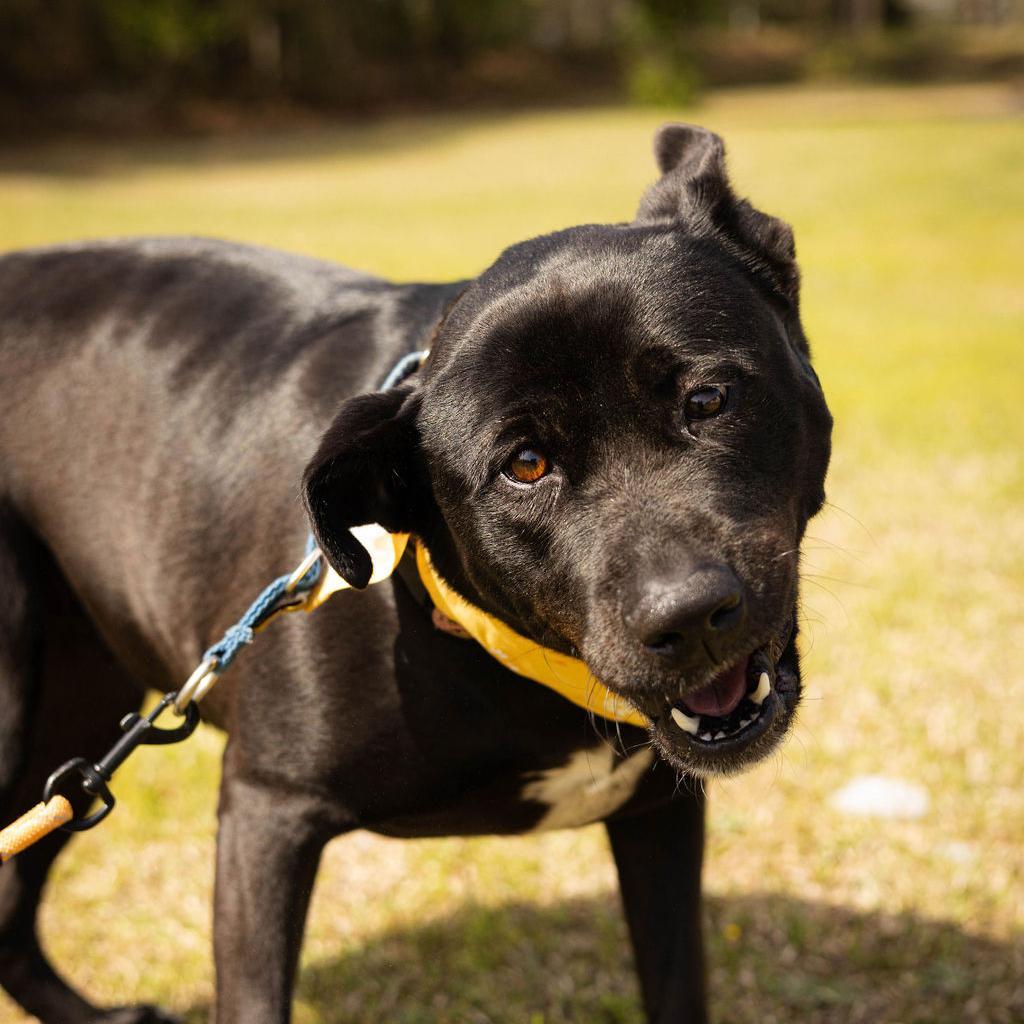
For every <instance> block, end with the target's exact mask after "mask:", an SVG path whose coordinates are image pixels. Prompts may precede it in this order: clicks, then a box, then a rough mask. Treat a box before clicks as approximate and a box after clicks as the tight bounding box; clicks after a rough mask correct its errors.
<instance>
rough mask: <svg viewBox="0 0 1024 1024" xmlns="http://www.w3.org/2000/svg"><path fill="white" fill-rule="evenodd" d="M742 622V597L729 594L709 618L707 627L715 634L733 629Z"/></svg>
mask: <svg viewBox="0 0 1024 1024" xmlns="http://www.w3.org/2000/svg"><path fill="white" fill-rule="evenodd" d="M742 621H743V595H742V594H730V595H729V596H728V597H727V598H726V599H725V601H723V602H722V603H721V604H720V605H719V606H718V607H717V608H716V609H715V610H714V611H713V612H712V613H711V614H710V615H709V616H708V626H710V628H711V629H713V630H714V631H715V632H716V633H724V632H725V631H726V630H728V629H733V628H735V627H736V626H738V625H739V624H740V623H741V622H742Z"/></svg>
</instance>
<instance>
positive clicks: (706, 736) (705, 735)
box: [700, 732, 711, 743]
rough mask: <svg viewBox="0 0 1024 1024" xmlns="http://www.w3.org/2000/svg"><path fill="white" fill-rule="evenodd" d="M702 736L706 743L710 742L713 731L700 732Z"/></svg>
mask: <svg viewBox="0 0 1024 1024" xmlns="http://www.w3.org/2000/svg"><path fill="white" fill-rule="evenodd" d="M700 738H701V739H702V740H704V742H705V743H710V742H711V733H709V732H702V733H701V734H700Z"/></svg>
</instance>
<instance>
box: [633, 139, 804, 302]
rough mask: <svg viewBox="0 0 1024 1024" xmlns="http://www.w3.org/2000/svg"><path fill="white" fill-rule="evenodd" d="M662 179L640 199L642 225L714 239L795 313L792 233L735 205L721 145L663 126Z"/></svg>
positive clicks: (658, 148) (740, 202)
mask: <svg viewBox="0 0 1024 1024" xmlns="http://www.w3.org/2000/svg"><path fill="white" fill-rule="evenodd" d="M654 155H655V157H656V158H657V161H658V167H659V169H660V170H661V174H662V176H661V179H660V180H659V181H656V182H655V183H654V184H653V185H652V186H651V187H650V188H649V189H648V190H647V191H646V193H644V197H643V199H641V200H640V208H639V210H637V215H636V219H637V221H638V222H640V223H656V222H659V221H663V222H670V223H671V222H678V223H680V224H682V225H685V226H686V227H687V229H688V230H689V231H691V232H692V233H693V234H696V235H705V236H707V235H712V236H714V237H715V238H716V239H717V240H718V241H719V242H721V243H722V245H723V246H725V248H726V249H727V250H728V251H729V252H731V253H732V255H733V256H735V257H737V258H738V259H739V260H740V261H741V262H742V263H743V264H744V266H746V267H747V269H748V270H749V271H750V272H751V273H752V274H754V275H755V276H756V277H758V278H760V279H762V280H764V281H765V282H766V283H767V284H768V286H769V287H770V288H772V289H773V290H774V291H775V292H776V293H777V294H778V295H780V296H781V297H782V298H783V299H785V300H786V302H787V303H788V304H789V305H791V306H792V307H793V308H796V306H797V303H798V301H799V296H800V273H799V271H798V269H797V265H796V247H795V246H794V244H793V231H792V229H791V228H790V226H789V225H788V224H786V223H785V222H784V221H781V220H778V219H777V218H776V217H769V216H768V214H766V213H761V211H760V210H756V209H754V207H753V206H751V205H750V203H748V202H747V201H746V200H745V199H737V198H736V195H735V194H734V193H733V190H732V187H731V185H730V184H729V177H728V175H727V173H726V170H725V144H724V143H723V142H722V140H721V138H720V137H719V136H717V135H716V134H715V133H714V132H709V131H708V130H707V129H706V128H699V127H697V126H696V125H689V124H667V125H664V126H663V127H662V128H661V130H660V131H659V132H658V134H657V135H656V136H655V139H654Z"/></svg>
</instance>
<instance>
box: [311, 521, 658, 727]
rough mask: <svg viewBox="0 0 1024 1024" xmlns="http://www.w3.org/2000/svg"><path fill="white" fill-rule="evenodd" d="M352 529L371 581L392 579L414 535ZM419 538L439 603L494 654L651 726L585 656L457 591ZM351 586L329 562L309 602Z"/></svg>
mask: <svg viewBox="0 0 1024 1024" xmlns="http://www.w3.org/2000/svg"><path fill="white" fill-rule="evenodd" d="M352 532H353V534H355V536H356V538H357V540H359V542H360V543H361V544H362V545H363V546H364V547H365V548H366V549H367V551H369V553H370V558H371V559H372V561H373V574H372V575H371V576H370V582H371V583H379V582H380V581H381V580H384V579H387V578H388V577H389V576H390V575H391V574H392V573H393V572H394V571H395V568H396V567H397V565H398V563H399V561H400V560H401V558H402V555H403V554H404V553H405V548H406V545H407V544H408V543H409V535H408V534H392V533H388V532H387V531H385V530H384V529H383V528H382V527H380V526H377V525H376V524H372V525H370V526H357V527H356V528H355V529H354V530H353V531H352ZM414 543H416V568H417V570H418V571H419V574H420V579H421V580H422V581H423V586H424V587H425V588H426V590H427V593H428V594H429V595H430V599H431V601H433V602H434V607H435V608H437V610H438V611H439V612H441V614H442V615H445V616H447V618H449V619H451V620H452V621H453V622H455V623H457V624H458V625H459V626H461V627H462V628H463V629H464V630H465V631H466V632H467V633H468V634H469V635H470V636H471V637H472V638H473V639H474V640H476V642H477V643H478V644H480V646H481V647H483V648H484V650H485V651H487V653H488V654H490V655H491V657H493V658H496V659H497V660H498V661H500V662H501V663H502V664H503V665H504V666H505V667H506V668H507V669H510V670H511V671H512V672H515V673H516V674H517V675H521V676H525V677H526V678H527V679H532V680H533V681H534V682H535V683H540V684H541V685H542V686H547V687H548V688H549V689H552V690H554V691H555V692H556V693H558V694H561V695H562V696H563V697H565V699H566V700H569V701H572V703H573V704H576V705H578V706H579V707H581V708H586V709H587V710H588V711H592V712H593V713H594V714H595V715H599V716H600V717H601V718H607V719H610V720H611V721H613V722H626V723H628V724H630V725H640V726H646V725H647V719H646V718H645V717H644V716H643V715H641V714H640V712H638V711H636V710H635V709H634V708H632V707H631V706H630V705H629V704H627V703H626V702H625V701H624V700H622V699H621V698H620V697H617V696H616V695H615V694H614V693H612V692H611V691H610V690H608V689H607V688H606V687H604V686H603V685H602V684H601V683H599V682H598V681H597V680H596V679H595V678H594V677H593V676H592V675H591V673H590V670H589V669H588V668H587V666H586V665H585V664H584V663H583V662H582V661H581V660H580V659H579V658H572V657H570V656H569V655H567V654H562V653H561V652H559V651H555V650H551V649H550V648H548V647H541V646H539V645H538V644H537V643H536V642H535V641H533V640H530V639H529V638H527V637H525V636H522V635H521V634H520V633H517V632H516V631H515V630H514V629H512V627H511V626H508V625H506V624H505V623H504V622H502V621H501V620H500V619H496V618H495V617H494V616H493V615H489V614H488V613H487V612H485V611H483V610H482V609H480V608H477V607H476V606H475V605H473V604H470V603H469V601H467V600H466V599H465V598H464V597H463V596H462V595H461V594H458V593H456V592H455V591H454V590H452V588H451V587H450V586H448V584H447V583H445V581H444V580H443V579H441V577H440V575H439V574H438V572H437V570H436V569H435V568H434V566H433V563H432V562H431V561H430V555H429V554H428V553H427V549H426V547H424V545H423V544H421V543H418V542H414ZM347 587H348V584H347V583H346V582H345V581H344V580H343V579H342V578H341V577H340V576H339V575H338V574H337V573H336V572H335V571H334V570H333V569H332V568H331V567H330V566H327V568H326V571H325V572H324V573H323V574H322V575H321V578H320V581H319V582H318V583H317V585H316V586H315V587H314V589H313V591H312V593H311V594H310V597H309V600H308V603H307V604H306V606H305V607H306V608H307V610H309V611H312V610H313V609H314V608H317V607H319V606H320V605H321V604H323V603H324V601H326V600H327V599H328V598H329V597H330V596H331V595H332V594H334V593H336V592H337V591H339V590H345V589H347Z"/></svg>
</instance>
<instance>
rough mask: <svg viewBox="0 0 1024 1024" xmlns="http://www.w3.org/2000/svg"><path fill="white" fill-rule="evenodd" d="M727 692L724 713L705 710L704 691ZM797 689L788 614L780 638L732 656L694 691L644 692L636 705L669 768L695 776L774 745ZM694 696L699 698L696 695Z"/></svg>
mask: <svg viewBox="0 0 1024 1024" xmlns="http://www.w3.org/2000/svg"><path fill="white" fill-rule="evenodd" d="M741 688H742V696H740V695H739V694H740V690H741ZM730 690H731V691H733V697H732V699H731V700H727V701H726V707H728V711H727V713H725V714H709V713H707V711H708V707H707V703H708V697H707V694H708V693H709V692H712V691H713V692H715V693H718V692H726V691H730ZM800 692H801V686H800V664H799V657H798V653H797V646H796V627H795V617H794V621H792V622H791V623H790V624H789V625H788V626H787V627H786V630H785V631H783V633H782V634H781V636H780V637H778V638H775V639H773V640H771V641H769V642H768V643H766V644H764V645H762V646H759V647H757V648H756V649H754V650H753V651H751V652H749V653H747V654H746V655H744V656H742V657H740V658H738V659H734V660H733V661H732V662H731V663H730V664H729V665H727V666H726V667H725V669H724V670H722V671H720V672H718V673H717V674H716V675H714V676H713V677H712V678H711V679H710V680H708V681H707V682H706V683H705V684H704V685H703V686H702V687H700V688H699V689H698V690H694V689H692V688H690V689H689V690H688V691H685V692H684V693H683V694H682V696H672V697H668V696H666V697H661V698H655V697H653V695H650V696H647V697H645V699H644V700H642V701H639V702H636V703H637V704H638V706H639V707H640V708H641V710H642V711H643V712H644V713H645V714H646V715H647V717H648V718H649V719H650V722H651V725H650V734H651V741H652V744H653V746H654V748H655V749H656V750H657V751H658V753H659V755H660V756H661V757H662V759H663V760H664V761H666V762H667V763H668V764H670V765H671V766H672V767H673V768H675V769H677V770H679V771H682V772H686V773H687V774H688V775H695V776H710V775H730V774H734V773H736V772H739V771H742V770H743V769H745V768H749V767H750V766H752V765H754V764H756V763H757V762H758V761H760V760H762V759H763V758H764V757H766V756H767V755H768V754H769V753H770V752H771V751H772V750H773V749H774V748H775V747H776V746H777V745H778V744H779V742H780V741H781V740H782V738H783V737H784V736H785V735H786V732H787V731H788V729H789V727H790V725H791V724H792V722H793V718H794V714H795V712H796V707H797V704H798V703H799V701H800ZM700 695H704V699H703V700H699V699H697V698H698V697H699V696H700ZM688 696H689V697H690V700H691V703H692V705H693V707H691V706H690V705H688V704H687V697H688ZM733 702H735V706H730V705H732V704H733ZM694 708H699V710H700V711H701V712H703V713H698V711H696V710H694Z"/></svg>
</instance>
